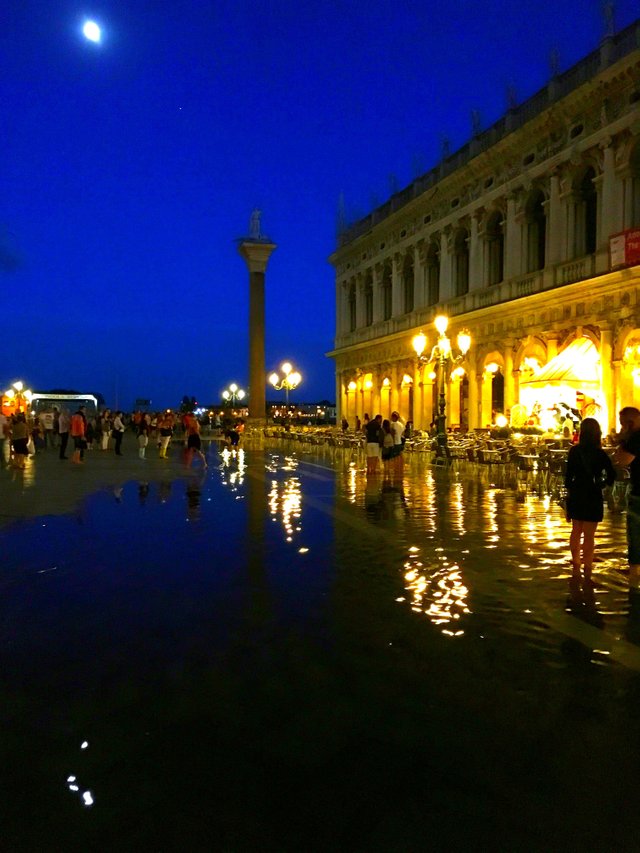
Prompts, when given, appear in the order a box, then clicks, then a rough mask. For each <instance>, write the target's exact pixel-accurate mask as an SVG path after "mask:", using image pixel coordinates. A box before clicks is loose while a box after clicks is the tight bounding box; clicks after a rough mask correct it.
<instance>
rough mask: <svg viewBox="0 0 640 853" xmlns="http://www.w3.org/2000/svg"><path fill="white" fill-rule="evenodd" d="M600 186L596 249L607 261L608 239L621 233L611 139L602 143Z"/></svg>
mask: <svg viewBox="0 0 640 853" xmlns="http://www.w3.org/2000/svg"><path fill="white" fill-rule="evenodd" d="M601 147H603V152H602V184H601V191H600V211H601V213H600V222H599V223H598V225H599V228H598V249H600V250H602V252H603V253H604V254H606V260H607V262H608V260H609V237H610V236H611V235H612V234H615V233H616V232H618V231H621V230H622V228H621V225H620V217H619V215H618V204H617V203H616V196H617V193H616V175H615V158H614V151H613V145H612V144H611V138H608V139H607V140H605V142H603V143H602V146H601Z"/></svg>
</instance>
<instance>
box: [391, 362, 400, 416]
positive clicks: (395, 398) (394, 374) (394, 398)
mask: <svg viewBox="0 0 640 853" xmlns="http://www.w3.org/2000/svg"><path fill="white" fill-rule="evenodd" d="M399 400H400V390H399V388H398V365H397V364H394V365H392V366H391V393H390V395H389V404H390V407H391V408H390V412H389V414H391V412H397V411H398V405H399Z"/></svg>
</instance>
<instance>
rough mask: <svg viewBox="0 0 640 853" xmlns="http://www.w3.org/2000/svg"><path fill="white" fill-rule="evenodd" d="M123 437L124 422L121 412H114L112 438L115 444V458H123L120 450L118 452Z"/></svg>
mask: <svg viewBox="0 0 640 853" xmlns="http://www.w3.org/2000/svg"><path fill="white" fill-rule="evenodd" d="M123 436H124V422H123V420H122V412H116V413H115V416H114V418H113V438H114V441H115V443H116V445H115V451H116V456H123V453H122V450H120V448H121V446H122V438H123Z"/></svg>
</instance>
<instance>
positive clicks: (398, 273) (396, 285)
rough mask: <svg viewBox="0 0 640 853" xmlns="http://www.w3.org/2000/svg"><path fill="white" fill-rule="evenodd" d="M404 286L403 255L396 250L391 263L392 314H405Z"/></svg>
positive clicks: (397, 315) (395, 315) (396, 315)
mask: <svg viewBox="0 0 640 853" xmlns="http://www.w3.org/2000/svg"><path fill="white" fill-rule="evenodd" d="M402 291H403V287H402V256H401V255H400V253H399V252H396V253H395V255H394V256H393V258H392V263H391V316H392V317H399V316H400V315H401V314H404V305H403V302H404V294H403V292H402Z"/></svg>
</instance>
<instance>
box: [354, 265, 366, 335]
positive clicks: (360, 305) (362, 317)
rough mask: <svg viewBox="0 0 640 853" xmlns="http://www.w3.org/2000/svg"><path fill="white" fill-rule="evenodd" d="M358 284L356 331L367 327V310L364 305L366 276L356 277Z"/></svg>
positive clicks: (357, 275) (359, 275)
mask: <svg viewBox="0 0 640 853" xmlns="http://www.w3.org/2000/svg"><path fill="white" fill-rule="evenodd" d="M355 284H356V329H363V328H364V327H365V326H366V310H365V304H364V276H363V275H362V273H357V274H356V276H355Z"/></svg>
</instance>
